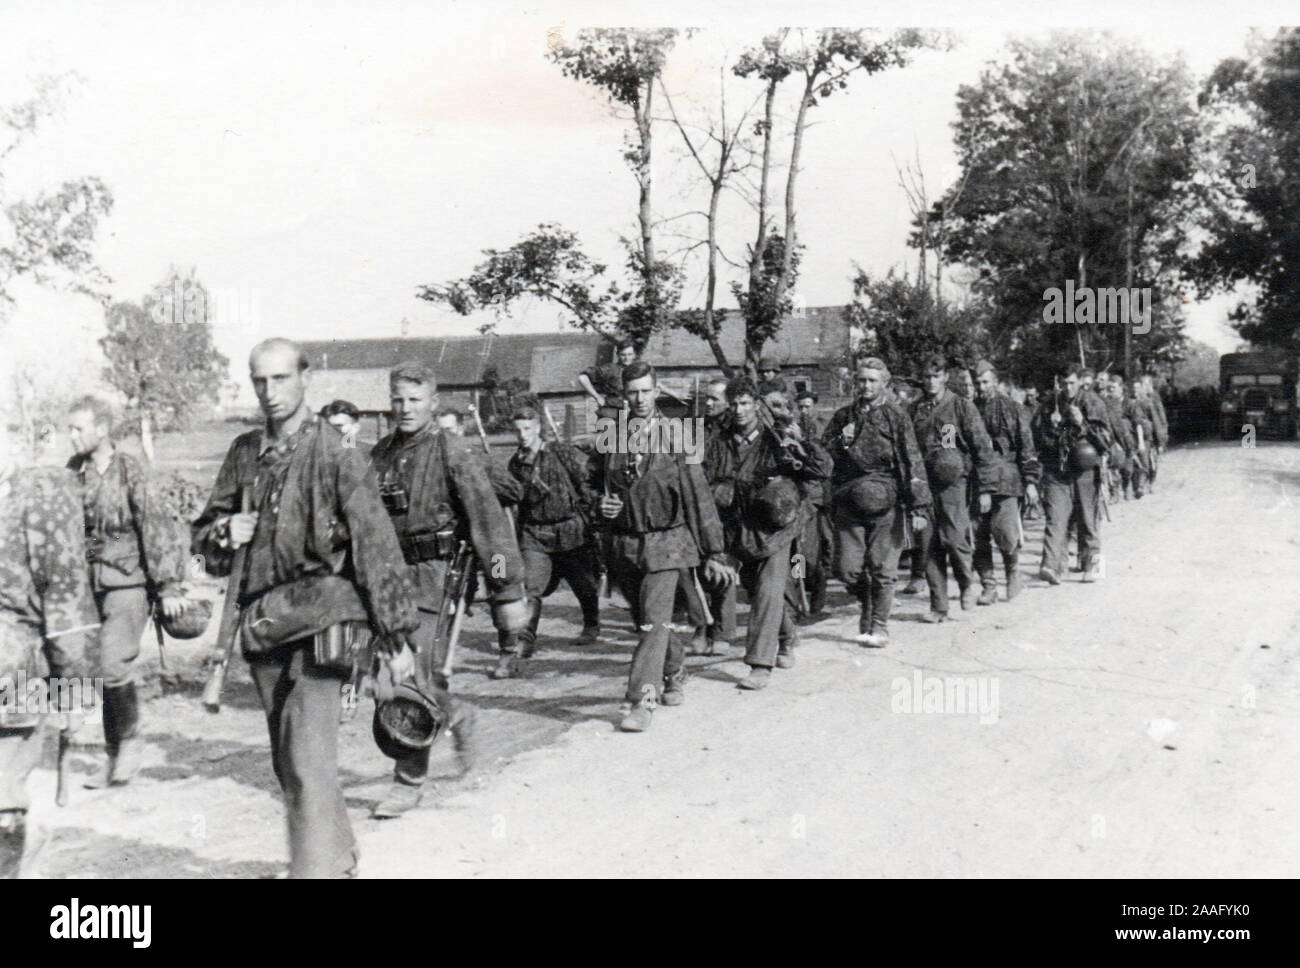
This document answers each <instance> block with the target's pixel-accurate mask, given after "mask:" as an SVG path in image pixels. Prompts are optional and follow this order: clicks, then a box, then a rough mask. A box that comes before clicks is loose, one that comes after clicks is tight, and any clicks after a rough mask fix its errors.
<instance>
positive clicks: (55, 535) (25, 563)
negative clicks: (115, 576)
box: [0, 469, 99, 811]
mask: <svg viewBox="0 0 1300 968" xmlns="http://www.w3.org/2000/svg"><path fill="white" fill-rule="evenodd" d="M98 630H99V615H98V613H97V611H96V609H95V601H94V598H93V597H92V595H91V591H90V584H89V581H88V579H87V575H86V536H85V523H84V517H83V511H82V504H81V499H80V497H79V495H78V494H77V481H76V478H74V477H73V476H72V475H71V474H69V473H68V472H67V471H65V470H51V469H40V470H31V469H23V470H21V471H13V470H11V471H7V472H4V473H0V682H2V683H8V684H9V685H8V688H7V689H5V690H4V691H0V811H8V810H26V809H27V803H28V801H27V777H28V775H29V774H30V773H31V771H32V768H33V767H35V766H36V764H37V762H38V761H39V760H40V757H41V745H42V736H41V732H40V730H39V729H38V728H37V727H38V726H39V725H40V724H41V722H42V717H41V715H40V714H39V710H36V709H33V708H31V706H30V705H29V704H28V703H27V702H26V701H25V700H26V699H27V697H28V695H29V692H28V690H27V687H26V686H24V688H23V693H22V694H21V695H20V694H18V684H19V683H20V682H24V680H30V679H35V678H38V677H41V676H47V675H52V676H62V677H68V678H72V677H82V676H88V675H89V674H90V671H91V670H90V657H91V655H90V654H91V652H92V650H93V648H94V644H95V638H96V636H97V633H98Z"/></svg>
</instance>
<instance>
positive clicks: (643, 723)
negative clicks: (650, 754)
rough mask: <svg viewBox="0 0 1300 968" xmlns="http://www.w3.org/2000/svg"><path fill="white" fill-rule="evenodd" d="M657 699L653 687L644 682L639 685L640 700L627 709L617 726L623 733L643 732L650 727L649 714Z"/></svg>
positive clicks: (653, 709)
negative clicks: (642, 684)
mask: <svg viewBox="0 0 1300 968" xmlns="http://www.w3.org/2000/svg"><path fill="white" fill-rule="evenodd" d="M656 705H658V701H657V700H656V698H655V687H654V686H652V685H650V683H648V682H647V683H646V684H645V685H644V686H642V687H641V700H640V702H637V703H636V704H635V705H633V706H632V708H631V709H629V710H628V712H627V715H626V716H624V717H623V720H622V722H620V723H619V724H618V728H619V729H620V730H622V731H623V732H625V733H644V732H645V731H646V730H647V729H649V728H650V716H651V714H652V713H654V711H655V706H656Z"/></svg>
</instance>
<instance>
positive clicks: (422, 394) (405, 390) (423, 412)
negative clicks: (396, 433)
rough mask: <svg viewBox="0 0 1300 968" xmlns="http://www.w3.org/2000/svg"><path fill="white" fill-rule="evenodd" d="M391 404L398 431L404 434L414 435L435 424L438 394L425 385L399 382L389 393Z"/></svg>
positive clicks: (393, 385) (404, 381)
mask: <svg viewBox="0 0 1300 968" xmlns="http://www.w3.org/2000/svg"><path fill="white" fill-rule="evenodd" d="M389 404H390V406H391V407H392V409H393V422H394V424H396V426H397V429H398V430H400V431H401V432H402V433H404V434H413V433H415V432H417V431H420V430H423V429H424V428H425V427H427V426H429V424H431V423H432V422H433V410H434V408H435V407H436V406H437V405H438V394H437V393H436V392H435V391H434V390H433V388H432V387H428V386H425V385H424V384H423V383H411V382H409V381H407V380H398V381H397V382H396V383H394V384H392V387H391V389H390V391H389Z"/></svg>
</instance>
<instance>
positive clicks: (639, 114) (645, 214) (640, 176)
mask: <svg viewBox="0 0 1300 968" xmlns="http://www.w3.org/2000/svg"><path fill="white" fill-rule="evenodd" d="M653 96H654V78H651V79H650V80H648V81H646V84H645V95H644V97H643V98H642V101H641V104H640V106H639V107H638V108H637V111H636V128H637V134H638V136H639V137H640V139H641V159H640V164H638V165H637V183H638V185H639V186H640V190H641V197H640V208H639V209H638V219H639V220H640V223H641V258H642V260H643V261H644V266H643V267H642V272H643V273H644V275H645V287H646V294H647V298H648V299H649V300H650V304H651V305H652V306H653V307H654V323H655V325H654V327H653V328H656V329H657V328H658V323H659V318H658V315H659V292H658V286H657V285H656V283H655V274H654V270H655V246H654V224H653V219H654V215H653V211H652V209H651V206H650V181H651V171H650V147H651V143H650V117H651V115H650V109H651V101H652V98H653Z"/></svg>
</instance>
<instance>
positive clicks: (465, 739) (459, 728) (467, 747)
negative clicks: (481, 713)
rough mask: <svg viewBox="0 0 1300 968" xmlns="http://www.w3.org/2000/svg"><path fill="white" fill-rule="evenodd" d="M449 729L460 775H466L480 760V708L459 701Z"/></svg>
mask: <svg viewBox="0 0 1300 968" xmlns="http://www.w3.org/2000/svg"><path fill="white" fill-rule="evenodd" d="M447 729H448V730H449V731H450V732H451V744H452V748H453V749H455V751H456V763H457V765H459V766H460V775H461V776H464V775H465V774H467V773H469V771H470V770H472V769H474V764H475V763H476V762H477V761H478V753H479V745H478V710H477V709H475V708H474V707H473V706H471V705H470V704H469V703H466V702H457V703H456V705H455V708H454V710H453V712H452V714H451V723H450V724H449V725H448V727H447Z"/></svg>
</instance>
